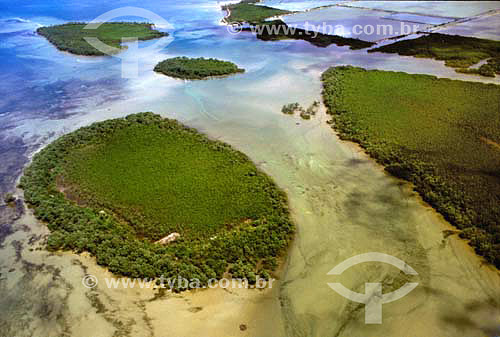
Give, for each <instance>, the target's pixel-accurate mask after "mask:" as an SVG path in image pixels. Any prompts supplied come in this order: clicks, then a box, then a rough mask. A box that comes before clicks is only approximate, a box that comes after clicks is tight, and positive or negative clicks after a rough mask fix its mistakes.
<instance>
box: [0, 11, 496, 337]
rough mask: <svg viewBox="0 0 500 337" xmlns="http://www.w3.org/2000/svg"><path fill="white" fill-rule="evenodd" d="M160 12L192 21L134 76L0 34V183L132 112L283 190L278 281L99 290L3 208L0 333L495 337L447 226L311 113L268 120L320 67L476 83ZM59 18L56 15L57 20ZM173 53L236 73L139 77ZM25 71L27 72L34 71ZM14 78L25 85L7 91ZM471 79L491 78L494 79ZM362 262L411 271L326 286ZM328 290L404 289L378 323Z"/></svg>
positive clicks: (69, 258)
mask: <svg viewBox="0 0 500 337" xmlns="http://www.w3.org/2000/svg"><path fill="white" fill-rule="evenodd" d="M136 5H137V4H136ZM144 5H150V3H149V2H146V3H145V4H144ZM153 5H154V6H153V7H155V6H157V4H153ZM165 6H166V7H165V8H163V7H161V6H159V5H158V6H157V7H155V8H157V9H158V8H161V9H162V10H163V11H164V12H162V13H161V14H163V15H165V16H167V18H168V15H169V14H168V13H179V15H178V17H182V15H184V16H185V15H187V13H188V12H189V13H194V14H190V16H189V18H190V19H191V21H189V22H187V23H186V22H185V23H183V22H182V20H179V19H178V18H177V20H176V25H180V26H179V27H178V29H177V30H176V31H175V34H174V36H175V40H174V42H173V43H172V44H170V45H169V46H168V48H167V49H166V50H164V51H162V52H161V53H160V54H155V55H149V57H148V58H147V60H145V61H144V62H143V63H142V64H141V74H140V76H139V78H137V79H131V80H123V79H121V78H120V77H119V70H120V64H119V62H117V61H116V60H115V59H110V60H106V59H103V60H99V61H94V60H88V59H82V58H76V57H73V56H70V55H65V54H64V55H62V54H60V53H58V52H57V51H55V50H53V48H52V47H51V46H50V45H48V44H47V43H46V42H45V41H44V40H43V39H40V38H39V37H36V36H32V35H29V34H28V33H20V34H19V35H15V34H14V35H13V36H9V37H7V38H5V40H6V41H3V42H4V44H7V43H8V44H10V45H13V46H17V47H16V48H17V49H16V52H17V54H16V55H17V56H16V58H12V59H8V60H9V62H12V63H15V62H19V64H18V65H17V67H18V68H17V69H21V70H23V72H22V73H20V74H17V76H18V77H17V79H16V77H15V76H13V74H12V73H11V72H12V71H11V70H9V69H6V71H7V74H8V75H10V76H9V77H7V76H5V77H4V78H3V79H4V81H12V82H6V83H8V84H12V87H13V88H14V87H15V88H16V90H17V91H19V90H21V91H22V93H23V94H24V96H23V97H31V100H26V99H21V98H22V97H21V98H19V99H17V100H16V99H15V98H16V96H15V95H14V93H15V92H14V91H12V92H10V94H12V95H9V97H14V99H11V101H6V100H5V99H3V101H2V103H3V105H2V106H3V107H7V108H8V109H7V108H4V109H5V111H6V112H5V113H4V114H3V115H1V116H0V118H2V122H4V123H3V124H2V125H3V128H2V130H1V131H2V136H3V137H7V139H9V140H11V143H12V144H18V143H19V145H16V146H12V147H9V151H10V152H12V151H14V152H15V151H17V152H15V153H18V155H19V157H16V156H11V155H9V154H8V153H7V152H3V154H2V156H3V158H2V159H5V160H7V161H8V162H9V163H12V167H13V168H12V169H10V168H9V169H8V170H7V171H8V172H7V174H6V176H8V178H9V179H6V180H5V181H8V182H10V183H9V184H4V186H7V185H9V188H12V183H11V182H12V181H13V180H14V179H15V177H16V176H17V172H18V171H17V169H16V167H19V163H18V161H19V160H20V159H19V158H21V157H22V156H23V155H26V156H29V155H30V154H31V153H32V152H33V151H36V150H37V149H39V148H40V147H41V146H43V144H44V143H46V142H47V141H49V140H51V139H54V138H55V137H57V136H59V135H61V134H63V133H65V132H69V131H71V130H74V129H76V128H78V127H79V126H82V125H87V124H89V123H91V122H93V121H97V120H104V119H108V118H113V117H119V116H124V115H127V114H129V113H134V112H138V111H154V112H157V113H160V114H162V115H163V116H166V117H171V118H177V119H179V120H181V121H182V122H184V123H186V124H188V125H190V126H193V127H196V128H198V129H199V130H201V131H202V132H205V133H207V134H208V135H209V136H210V137H213V138H217V139H220V140H223V141H226V142H228V143H230V144H232V145H233V146H235V147H237V148H238V149H240V150H242V151H244V152H245V153H247V154H248V155H249V156H250V157H251V158H252V160H254V161H255V162H256V163H257V165H258V166H259V167H260V168H261V169H263V170H264V171H266V172H267V173H268V174H270V175H271V176H272V177H273V178H274V179H275V180H276V182H277V183H278V184H279V185H280V186H281V187H282V188H283V189H285V190H286V192H287V193H288V195H289V199H290V206H291V209H292V215H293V217H294V220H295V221H296V223H297V227H298V232H297V236H296V239H295V241H294V243H293V244H292V246H291V248H290V254H289V259H288V261H287V263H286V265H285V267H284V271H283V274H282V276H281V278H280V280H279V281H277V283H275V284H274V287H273V288H272V289H268V290H265V291H250V290H240V289H231V290H222V289H215V290H203V291H196V292H188V293H183V294H181V295H173V294H167V295H166V296H164V297H161V298H157V297H155V292H153V291H152V290H151V289H140V288H137V287H136V288H134V289H123V287H119V288H117V289H113V288H108V287H106V282H105V278H106V277H108V278H109V277H112V275H110V274H109V273H107V272H106V270H104V269H102V268H100V267H99V266H97V265H96V264H95V262H94V260H93V259H92V258H91V257H88V256H77V255H74V254H71V253H61V254H49V253H48V252H46V251H44V250H43V242H44V238H45V237H46V235H47V229H46V227H45V226H44V225H43V224H40V223H39V222H37V221H36V220H35V219H34V218H33V216H32V214H31V212H30V210H26V212H25V214H20V212H16V211H15V210H14V209H11V208H6V207H3V208H2V209H1V212H0V215H1V216H2V219H1V220H2V221H1V222H0V224H1V225H2V226H1V227H0V229H1V231H0V234H1V238H2V239H3V242H2V248H1V251H0V266H1V270H0V272H1V280H0V293H1V296H0V308H1V310H2V315H1V316H0V336H82V337H84V336H113V335H114V336H161V337H163V336H174V337H185V336H272V337H276V336H308V337H309V336H377V337H379V336H398V337H399V336H493V335H495V334H498V329H499V325H500V323H499V322H500V309H499V306H500V304H499V299H500V278H499V274H498V272H497V271H494V270H492V269H491V268H490V267H488V266H487V265H484V264H483V263H482V261H481V260H480V259H479V258H478V257H476V256H475V255H474V253H473V252H472V251H471V249H470V248H469V247H468V246H467V245H466V244H465V243H464V242H463V241H461V240H459V239H458V238H457V237H456V235H451V236H446V235H444V233H443V231H444V230H449V229H450V228H449V226H448V225H447V224H446V222H444V221H443V220H442V219H441V218H440V217H439V216H438V215H437V214H436V213H435V212H434V211H433V210H432V209H430V208H429V207H427V206H425V205H424V204H423V203H422V202H421V201H420V199H419V198H418V197H417V196H416V195H415V194H414V193H413V192H412V191H411V188H410V187H409V186H408V185H406V184H404V183H401V182H399V181H398V180H396V179H393V178H391V177H389V176H387V175H386V174H385V173H384V172H383V170H382V169H381V168H380V167H379V166H377V165H376V164H374V163H373V161H371V160H370V159H369V158H367V157H366V156H365V155H364V154H363V153H362V152H361V151H360V150H359V149H358V148H357V147H356V146H354V145H353V144H349V143H345V142H341V141H340V140H339V139H338V138H337V137H336V136H335V134H334V133H333V132H332V130H331V129H330V128H329V126H328V125H326V120H327V118H326V116H325V114H324V111H321V112H320V113H319V114H318V115H317V116H315V117H314V118H313V119H311V120H310V121H303V120H301V119H300V118H298V117H291V116H284V115H282V114H281V113H280V109H281V106H282V105H283V104H286V103H290V102H295V101H297V102H299V103H301V104H302V105H308V104H310V103H311V102H312V101H313V100H315V99H319V98H320V93H321V83H320V80H319V76H320V74H321V72H322V71H323V70H325V69H327V68H328V67H329V66H331V65H337V64H353V65H358V66H363V67H367V68H379V69H386V70H397V71H407V72H411V73H429V74H434V75H438V76H441V77H450V78H458V79H468V80H475V81H484V80H485V79H483V78H480V77H476V76H470V77H469V76H466V75H460V74H457V73H454V72H453V70H451V69H449V68H445V67H444V65H443V64H442V62H436V61H432V60H422V59H413V58H409V57H399V56H394V55H383V54H377V53H374V54H367V53H366V52H364V51H350V50H348V49H347V48H338V47H335V46H332V47H329V48H325V49H319V48H315V47H312V46H310V45H308V44H306V43H303V42H298V41H288V42H284V41H283V42H276V43H265V42H262V41H256V40H255V39H254V38H252V37H249V36H230V35H228V34H227V33H226V32H225V29H224V28H223V27H219V26H217V20H214V17H218V16H219V15H220V13H219V11H218V9H217V7H215V6H210V5H200V4H199V3H194V4H190V3H188V4H186V5H184V6H181V7H180V9H177V7H176V6H173V7H168V6H167V5H165ZM69 7H70V6H69ZM176 10H177V12H176ZM93 14H95V13H93V12H92V15H93ZM99 14H100V13H99ZM39 15H40V14H39ZM71 15H74V14H72V13H66V12H64V13H63V14H61V17H62V18H65V19H68V17H70V18H71ZM89 15H91V14H89ZM169 19H170V18H169ZM44 20H47V21H48V22H55V19H47V18H45V19H44ZM23 24H26V23H23ZM27 41H28V42H27ZM214 45H217V46H218V48H217V49H214V48H213V46H214ZM9 55H10V54H9ZM177 55H188V56H205V57H218V58H222V59H228V60H231V61H233V62H236V63H237V64H239V65H241V66H242V67H244V68H245V69H247V72H246V73H245V74H241V75H236V76H233V77H229V78H225V79H217V80H213V81H198V82H184V81H179V80H174V79H169V78H166V77H163V76H160V75H157V74H154V73H153V72H152V71H151V70H152V67H153V66H154V64H155V63H156V62H157V61H158V60H160V59H163V58H165V57H170V56H177ZM27 59H28V60H30V61H29V62H28V61H22V60H27ZM30 62H31V63H32V64H35V65H36V66H37V67H38V68H37V69H39V72H40V73H41V74H40V75H34V73H33V72H32V71H33V69H31V68H30V66H29V64H31V63H30ZM75 69H76V70H78V71H75ZM9 71H10V73H9ZM18 72H20V70H18ZM37 74H38V73H37ZM14 75H15V74H14ZM21 75H22V76H24V77H25V78H26V80H25V81H20V80H19V77H21ZM487 81H490V82H494V83H500V80H499V79H498V78H496V79H487ZM4 83H5V82H4ZM4 87H5V86H4ZM4 87H2V88H3V89H5V88H4ZM6 93H9V92H7V91H6ZM5 144H7V145H8V144H10V143H5ZM15 149H17V150H15ZM25 149H28V150H25ZM10 152H9V153H10ZM20 161H21V162H25V160H24V161H23V160H20ZM9 167H10V166H9ZM2 168H3V165H2ZM4 186H2V188H4ZM17 192H18V193H19V195H21V191H17ZM20 206H22V205H20ZM21 208H22V207H21ZM16 218H17V219H16ZM366 252H382V253H387V254H391V255H394V256H396V257H398V258H400V259H402V260H404V261H405V262H407V263H408V264H409V265H410V266H412V267H413V268H414V269H415V270H416V271H417V272H418V276H412V277H407V276H403V275H401V273H400V272H399V270H398V269H396V268H394V267H391V266H389V265H386V264H381V263H373V264H362V265H358V266H355V267H352V268H351V269H349V270H347V271H346V272H344V273H343V274H342V275H341V276H333V275H327V273H328V271H329V270H330V269H332V268H333V267H334V266H336V265H337V264H338V263H340V262H342V261H343V260H345V259H346V258H349V257H351V256H354V255H356V254H360V253H366ZM85 274H92V275H94V276H95V277H97V279H98V280H99V284H98V286H97V287H96V288H93V289H87V288H85V287H84V286H83V285H82V282H81V281H82V278H83V277H84V276H85ZM328 282H342V284H344V285H345V286H346V287H347V288H349V289H352V290H354V291H357V292H361V293H363V292H364V286H365V283H366V282H383V283H384V291H393V290H395V289H397V288H399V287H400V286H401V285H402V284H403V283H404V282H418V283H419V286H418V287H417V288H416V289H415V290H414V291H413V292H411V293H410V294H409V295H407V296H406V297H404V298H402V299H400V300H398V301H396V302H393V303H388V304H385V305H384V306H383V323H382V324H381V325H366V324H364V306H363V305H359V304H357V303H354V302H350V301H348V300H346V299H344V298H343V297H341V296H340V295H338V294H337V293H335V292H334V291H333V290H332V289H330V287H329V286H328V285H327V283H328ZM241 324H244V325H245V326H246V330H244V331H242V330H241V329H240V325H241Z"/></svg>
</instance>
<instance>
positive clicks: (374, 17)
mask: <svg viewBox="0 0 500 337" xmlns="http://www.w3.org/2000/svg"><path fill="white" fill-rule="evenodd" d="M385 17H387V13H385V12H380V11H371V10H366V9H360V8H348V7H336V6H335V7H327V8H322V9H318V10H313V11H308V12H305V13H297V14H290V15H285V16H283V17H282V19H283V21H284V22H285V23H286V24H288V25H290V26H293V27H298V28H302V29H306V30H309V31H316V32H320V33H322V34H329V35H340V36H343V37H352V38H357V39H361V40H364V41H371V42H373V41H378V40H381V39H386V38H389V37H393V36H399V35H403V34H409V33H413V32H417V31H419V30H424V29H426V28H428V27H430V26H429V25H427V24H425V23H424V24H422V23H417V22H416V21H411V22H410V21H403V20H401V18H399V17H397V18H396V19H393V18H391V19H386V18H385ZM422 21H426V20H425V18H424V19H422ZM356 26H358V27H356ZM382 26H385V27H384V28H383V29H382V28H381V27H382ZM388 26H390V27H388ZM403 26H404V27H403Z"/></svg>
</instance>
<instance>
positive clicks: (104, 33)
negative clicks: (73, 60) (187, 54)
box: [37, 22, 168, 56]
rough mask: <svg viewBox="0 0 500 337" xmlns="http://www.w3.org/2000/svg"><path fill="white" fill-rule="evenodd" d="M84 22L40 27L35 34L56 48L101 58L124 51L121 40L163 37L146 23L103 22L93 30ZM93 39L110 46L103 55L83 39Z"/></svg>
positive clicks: (162, 33) (163, 34)
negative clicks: (116, 49)
mask: <svg viewBox="0 0 500 337" xmlns="http://www.w3.org/2000/svg"><path fill="white" fill-rule="evenodd" d="M86 25H87V24H86V23H82V22H75V23H66V24H63V25H57V26H50V27H40V28H38V29H37V33H38V34H40V35H42V36H44V37H45V38H47V40H49V42H50V43H52V44H53V45H55V46H56V47H57V49H59V50H63V51H67V52H70V53H72V54H77V55H88V56H102V55H107V54H113V53H114V51H113V49H114V48H118V49H120V50H124V49H126V46H122V45H121V43H122V38H127V37H134V38H137V39H138V40H151V39H157V38H160V37H163V36H167V35H168V34H167V33H164V32H160V31H157V30H154V29H152V25H151V24H149V23H136V22H107V23H103V24H101V25H100V26H99V28H97V29H84V27H85V26H86ZM86 37H96V38H98V39H99V40H100V41H101V42H102V43H104V44H106V45H108V46H110V48H109V50H108V52H107V53H103V52H102V51H100V50H97V49H95V48H94V47H93V46H92V45H90V44H89V43H88V42H87V41H86V40H85V38H86Z"/></svg>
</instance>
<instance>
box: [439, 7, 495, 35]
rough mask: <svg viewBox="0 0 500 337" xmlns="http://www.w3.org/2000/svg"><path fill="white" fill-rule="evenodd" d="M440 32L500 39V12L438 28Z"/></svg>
mask: <svg viewBox="0 0 500 337" xmlns="http://www.w3.org/2000/svg"><path fill="white" fill-rule="evenodd" d="M437 32H439V33H443V34H452V35H463V36H471V37H477V38H481V39H491V40H500V13H498V14H495V15H486V16H483V17H480V18H477V19H474V20H470V21H467V22H461V23H457V24H453V25H449V26H445V27H443V28H442V29H439V30H437Z"/></svg>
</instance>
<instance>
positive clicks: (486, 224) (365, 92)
mask: <svg viewBox="0 0 500 337" xmlns="http://www.w3.org/2000/svg"><path fill="white" fill-rule="evenodd" d="M322 80H323V84H324V90H323V98H324V102H325V105H326V106H327V108H328V111H329V113H330V114H331V115H332V117H333V128H334V129H335V130H336V131H337V132H338V134H339V136H340V137H341V138H342V139H346V140H351V141H354V142H357V143H359V144H360V145H361V146H362V147H363V148H364V149H365V150H366V151H367V153H368V154H370V155H371V156H372V157H374V158H375V159H376V160H377V161H378V162H379V163H381V164H383V165H384V166H385V168H386V170H387V171H388V172H390V173H392V174H393V175H395V176H397V177H399V178H403V179H405V180H408V181H410V182H412V183H413V184H414V188H415V189H416V191H418V192H419V193H420V195H421V196H422V197H423V199H424V200H425V201H427V202H428V203H429V204H431V205H432V206H433V207H434V208H436V209H437V210H438V211H439V212H440V213H441V214H443V215H444V217H445V218H446V219H447V220H449V221H450V222H451V223H452V224H453V225H455V226H456V227H457V228H458V229H460V231H459V232H460V235H461V236H462V237H463V238H466V239H468V240H469V242H470V244H471V245H472V246H473V247H474V248H475V250H476V252H477V253H478V254H480V255H482V256H484V257H485V258H486V259H487V260H488V261H489V262H491V263H492V264H494V265H496V266H497V267H500V223H499V221H500V171H499V168H500V114H499V111H500V99H499V97H500V86H498V85H494V84H483V83H474V82H464V81H457V80H450V79H439V78H436V77H434V76H428V75H411V74H406V73H401V72H390V71H380V70H365V69H362V68H355V67H350V66H342V67H334V68H330V69H329V70H327V71H326V72H325V73H323V75H322Z"/></svg>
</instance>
